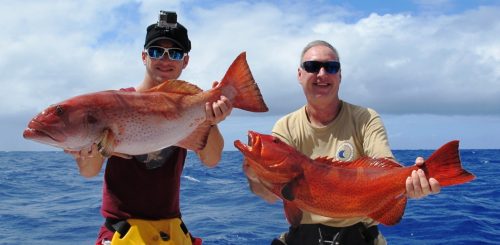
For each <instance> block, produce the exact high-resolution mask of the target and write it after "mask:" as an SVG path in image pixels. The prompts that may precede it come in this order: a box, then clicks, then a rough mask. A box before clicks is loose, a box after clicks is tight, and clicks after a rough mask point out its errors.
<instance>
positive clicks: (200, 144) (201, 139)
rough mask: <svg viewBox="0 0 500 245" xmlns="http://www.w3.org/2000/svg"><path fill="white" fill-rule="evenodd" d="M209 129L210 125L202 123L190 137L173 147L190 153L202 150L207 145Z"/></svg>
mask: <svg viewBox="0 0 500 245" xmlns="http://www.w3.org/2000/svg"><path fill="white" fill-rule="evenodd" d="M211 128H212V126H211V125H210V123H208V122H205V123H202V124H201V125H199V126H198V127H197V128H196V129H195V130H194V131H193V132H192V133H191V134H190V135H188V136H187V137H186V138H184V139H182V140H181V141H179V142H178V143H177V144H175V145H177V146H179V147H182V148H185V149H188V150H192V151H200V150H203V148H205V145H207V140H208V134H210V129H211Z"/></svg>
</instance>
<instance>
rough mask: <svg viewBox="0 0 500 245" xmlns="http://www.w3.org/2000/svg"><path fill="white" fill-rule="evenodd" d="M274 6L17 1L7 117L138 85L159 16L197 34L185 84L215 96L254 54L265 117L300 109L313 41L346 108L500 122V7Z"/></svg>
mask: <svg viewBox="0 0 500 245" xmlns="http://www.w3.org/2000/svg"><path fill="white" fill-rule="evenodd" d="M278 3H279V4H276V3H275V2H264V1H262V2H257V3H253V2H251V1H240V2H232V1H222V2H217V3H213V2H211V1H194V0H188V1H181V0H178V1H162V0H158V1H139V0H135V1H131V0H130V1H127V0H122V1H107V2H103V1H98V0H95V1H23V2H19V3H18V2H15V1H10V2H9V3H7V4H4V5H3V6H2V8H1V9H0V23H2V28H1V29H2V30H1V32H0V37H1V38H0V46H1V47H2V49H0V72H1V74H2V77H1V78H0V84H1V86H2V87H3V91H8V92H6V93H4V94H3V96H2V100H1V103H0V115H1V116H2V118H3V117H7V116H15V115H21V114H22V115H27V114H33V115H34V114H35V113H36V112H38V111H40V110H41V109H42V108H43V107H46V106H47V105H49V104H52V103H55V102H57V101H60V100H62V99H66V98H68V97H70V96H73V95H77V94H81V93H85V92H90V91H98V90H105V89H112V88H120V87H127V86H135V85H137V84H138V83H139V81H141V79H142V77H143V74H144V68H143V65H142V62H141V60H140V52H141V49H142V46H143V42H144V35H145V28H146V26H147V25H149V24H151V23H153V22H155V21H156V19H157V16H158V11H159V10H160V9H163V10H176V11H177V12H178V20H179V21H180V22H181V23H183V24H184V25H186V26H187V27H188V29H189V34H190V38H191V41H192V43H193V50H192V52H191V54H190V55H191V59H190V64H189V66H188V69H186V71H185V72H184V74H183V76H182V79H185V80H187V81H192V82H194V83H196V84H198V85H200V87H202V88H204V89H208V88H209V87H210V85H211V83H212V82H213V81H214V80H218V79H221V78H222V76H223V74H224V72H225V70H226V69H227V67H228V66H229V64H230V63H231V62H232V60H233V59H234V58H235V57H236V56H237V55H238V54H239V53H240V52H241V51H247V59H248V62H249V64H250V67H251V69H252V71H253V74H254V76H255V78H256V80H257V82H258V83H259V86H260V87H261V90H262V93H263V95H264V97H265V99H266V102H267V103H268V105H269V107H270V109H271V111H270V112H269V113H267V114H266V115H269V114H271V115H283V114H285V113H288V112H290V111H292V110H294V109H295V108H297V107H299V106H301V105H302V104H303V103H304V98H303V95H302V90H301V88H300V86H299V84H298V82H297V80H296V71H297V66H298V62H299V55H300V52H301V50H302V48H303V46H305V45H306V44H307V43H308V42H309V41H312V40H316V39H324V40H327V41H329V42H331V43H332V44H333V45H334V46H336V47H337V48H338V50H339V52H340V56H341V62H342V72H343V81H342V86H341V97H342V98H343V99H345V100H347V101H350V102H352V103H355V104H360V105H364V106H369V107H372V108H374V109H376V110H377V111H379V112H381V113H384V114H420V113H426V114H436V115H446V114H457V115H479V114H481V115H483V114H484V115H494V116H495V115H496V116H498V115H500V107H499V106H498V105H500V86H499V85H500V83H499V82H500V43H499V42H498V38H497V35H495V33H500V14H499V13H500V6H498V5H497V6H483V7H479V6H476V7H474V8H470V9H469V10H467V11H463V12H460V13H455V14H452V15H451V14H450V15H444V14H434V15H433V14H429V12H426V13H425V14H422V15H419V14H418V13H412V14H410V13H407V12H405V13H397V12H396V13H391V14H384V15H381V14H378V13H371V14H369V15H365V16H359V11H358V10H352V9H346V8H343V7H342V6H340V5H332V4H329V3H328V2H327V1H318V2H315V3H314V4H310V3H302V2H301V1H281V2H278ZM420 3H421V4H422V5H420V6H423V5H426V6H429V5H428V1H420ZM447 3H448V1H444V2H443V5H442V6H445V5H446V4H447ZM318 4H321V6H322V7H321V8H317V7H316V6H317V5H318ZM354 11H357V12H354ZM364 12H366V11H364ZM235 114H236V115H240V114H241V113H240V112H235ZM26 120H28V119H26Z"/></svg>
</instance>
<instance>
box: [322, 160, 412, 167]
mask: <svg viewBox="0 0 500 245" xmlns="http://www.w3.org/2000/svg"><path fill="white" fill-rule="evenodd" d="M314 161H315V162H317V163H321V164H326V165H330V166H333V167H342V168H359V167H363V168H400V167H403V166H401V165H400V164H399V163H397V162H396V161H394V160H393V159H391V158H372V157H360V158H358V159H356V160H354V161H349V162H347V161H338V160H335V159H333V158H328V157H318V158H316V159H314Z"/></svg>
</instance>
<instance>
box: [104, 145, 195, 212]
mask: <svg viewBox="0 0 500 245" xmlns="http://www.w3.org/2000/svg"><path fill="white" fill-rule="evenodd" d="M172 150H173V151H174V152H173V153H172V154H171V155H170V156H169V157H168V158H167V159H165V162H164V163H163V165H162V166H160V167H157V168H153V169H148V168H147V167H146V164H145V163H143V162H141V161H138V160H137V159H136V158H132V159H123V158H119V157H111V158H109V159H108V162H107V164H106V170H105V174H104V185H103V197H102V208H101V213H102V215H103V216H104V217H105V218H112V219H128V218H139V219H149V220H157V219H168V218H175V217H180V216H181V213H180V207H179V192H180V178H181V174H182V169H183V168H184V161H185V159H186V154H187V151H186V150H185V149H183V148H180V147H172Z"/></svg>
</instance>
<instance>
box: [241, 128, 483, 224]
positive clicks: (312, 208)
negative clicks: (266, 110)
mask: <svg viewBox="0 0 500 245" xmlns="http://www.w3.org/2000/svg"><path fill="white" fill-rule="evenodd" d="M248 136H249V143H248V144H249V145H245V144H243V143H241V142H240V141H235V142H234V145H235V146H236V148H238V150H240V151H241V152H242V153H243V155H244V157H245V164H248V165H249V166H250V167H251V168H252V169H253V171H254V172H255V174H256V175H257V176H258V177H259V178H260V179H261V180H263V181H264V182H263V183H264V184H265V185H266V188H268V190H270V191H271V192H273V193H274V194H276V195H277V196H278V197H280V198H281V199H283V201H284V204H285V214H286V216H287V219H288V221H289V222H290V224H292V225H298V224H299V223H300V220H301V215H302V211H300V210H307V211H309V212H312V213H315V214H319V215H322V216H327V217H332V218H353V217H370V218H372V219H373V220H376V221H378V222H380V223H382V224H385V225H395V224H397V223H398V222H399V221H400V220H401V218H402V216H403V214H404V210H405V207H406V201H407V197H406V186H405V180H406V178H407V177H408V176H410V175H411V172H412V171H413V170H417V169H419V168H421V169H422V170H423V171H424V172H425V174H426V176H427V177H428V178H435V179H436V180H437V181H439V183H440V184H441V186H451V185H458V184H463V183H466V182H469V181H471V180H473V179H474V175H472V174H471V173H469V172H467V171H466V170H464V169H463V168H462V165H461V162H460V156H459V151H458V141H451V142H449V143H447V144H445V145H443V146H442V147H441V148H439V149H438V150H436V151H435V152H434V153H433V154H432V155H431V156H430V157H429V158H428V159H427V160H426V161H425V164H424V166H421V167H418V166H410V167H403V166H401V165H400V164H399V163H397V162H395V161H394V160H392V159H388V158H369V157H361V158H359V159H357V160H355V161H351V162H342V161H336V160H332V159H328V158H326V157H319V158H317V159H314V160H313V159H310V158H309V157H307V156H305V155H304V154H302V153H300V152H298V151H297V150H296V149H295V148H293V147H291V146H289V145H287V144H286V143H284V142H282V141H281V140H279V139H278V138H277V137H274V136H271V135H263V134H259V133H256V132H251V131H250V132H249V133H248Z"/></svg>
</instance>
